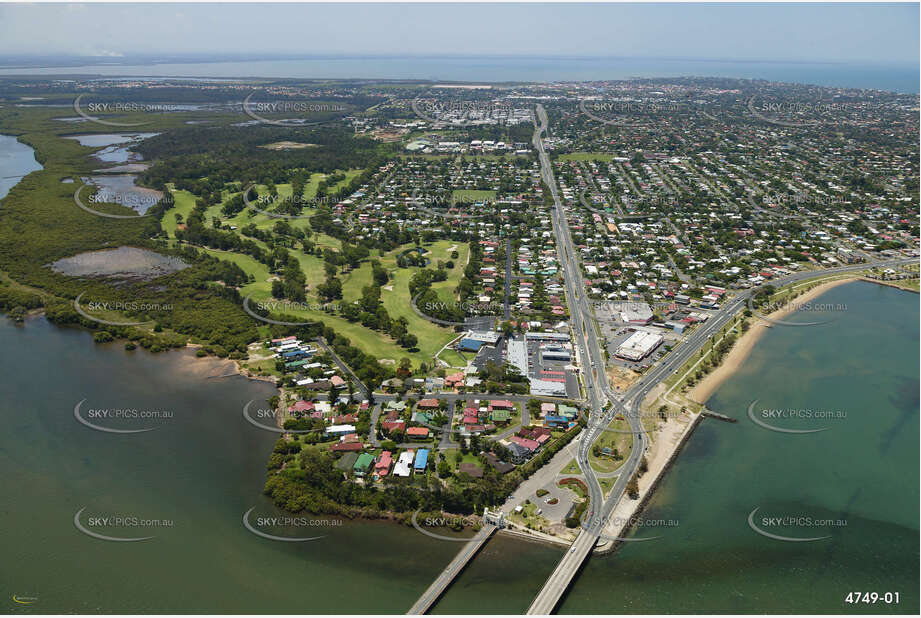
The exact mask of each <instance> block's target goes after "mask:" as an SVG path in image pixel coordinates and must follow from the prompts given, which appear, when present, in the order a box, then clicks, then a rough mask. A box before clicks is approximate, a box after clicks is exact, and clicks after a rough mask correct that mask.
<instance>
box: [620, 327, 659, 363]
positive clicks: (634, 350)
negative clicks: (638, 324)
mask: <svg viewBox="0 0 921 618" xmlns="http://www.w3.org/2000/svg"><path fill="white" fill-rule="evenodd" d="M663 341H664V338H663V337H662V335H657V334H656V333H649V332H646V331H642V330H638V331H636V332H635V333H633V334H632V335H630V336H629V337H627V340H626V341H624V342H623V343H622V344H620V347H618V348H617V352H616V354H617V356H619V357H621V358H626V359H627V360H631V361H638V360H641V359H643V358H645V357H647V356H649V354H650V353H651V352H652V351H653V350H655V349H656V348H657V347H659V346H660V345H661V344H662V342H663Z"/></svg>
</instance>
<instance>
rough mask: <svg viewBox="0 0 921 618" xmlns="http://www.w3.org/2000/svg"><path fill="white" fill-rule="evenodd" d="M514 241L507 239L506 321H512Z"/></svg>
mask: <svg viewBox="0 0 921 618" xmlns="http://www.w3.org/2000/svg"><path fill="white" fill-rule="evenodd" d="M511 298H512V239H511V238H506V239H505V321H506V322H508V321H509V320H510V319H512V305H511Z"/></svg>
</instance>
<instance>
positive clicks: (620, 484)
mask: <svg viewBox="0 0 921 618" xmlns="http://www.w3.org/2000/svg"><path fill="white" fill-rule="evenodd" d="M535 122H536V124H537V123H539V124H538V126H537V128H536V129H535V132H534V137H533V143H534V147H535V148H536V149H537V151H538V155H539V157H540V163H541V175H542V178H543V180H544V183H545V184H546V185H547V187H548V189H549V191H550V193H551V195H552V197H553V211H552V214H551V217H552V222H553V230H554V235H555V237H556V240H557V245H558V251H559V256H560V263H561V265H562V268H563V276H564V280H565V282H566V298H567V301H568V303H569V307H570V313H571V315H572V330H573V335H574V339H575V342H576V346H577V348H578V350H579V352H580V353H579V357H580V360H581V364H582V375H583V379H584V384H585V388H586V391H587V398H588V404H589V406H590V408H589V412H590V413H589V422H588V425H587V427H586V428H585V430H584V431H583V432H582V434H581V438H580V440H579V450H578V456H577V460H578V462H579V466H580V467H581V468H582V470H583V472H584V474H585V478H586V482H587V485H588V488H589V498H590V506H589V508H590V512H589V514H588V516H587V520H586V524H585V525H584V526H583V529H582V531H581V532H580V534H579V536H578V537H577V538H576V540H575V541H574V542H573V544H572V545H571V547H570V549H569V550H568V551H567V552H566V553H565V554H564V555H563V558H562V559H561V560H560V562H559V564H558V565H557V567H556V568H555V569H554V571H553V573H551V575H550V577H549V578H548V579H547V581H546V583H545V584H544V586H543V587H542V588H541V590H540V592H539V593H538V595H537V596H536V597H535V599H534V601H533V602H532V604H531V606H530V607H529V609H528V614H549V613H550V612H552V611H553V609H554V608H555V607H556V605H557V603H558V602H559V600H560V598H561V597H562V595H563V594H564V593H565V591H566V589H567V588H568V586H569V584H570V583H571V581H572V578H573V577H574V576H575V574H576V572H578V569H579V567H580V565H581V564H582V562H583V561H584V560H585V558H586V557H587V556H588V555H589V554H590V553H591V551H592V549H593V548H594V546H595V543H596V542H597V540H598V537H599V536H600V535H601V531H602V530H603V528H604V526H605V524H606V523H607V520H608V518H609V517H610V515H611V513H612V512H613V510H614V509H615V508H616V506H617V504H618V503H619V502H620V499H621V498H622V497H623V494H624V491H625V489H626V485H627V483H628V482H629V480H630V479H631V478H632V477H633V475H634V474H635V472H636V470H637V468H638V467H639V464H640V461H641V459H642V456H643V453H644V452H645V451H646V449H647V447H648V436H647V435H646V433H645V431H644V430H643V428H642V424H641V421H640V409H641V406H642V403H643V400H644V399H645V397H646V395H648V394H649V392H650V391H651V390H652V389H653V388H655V387H656V386H657V385H658V384H659V383H660V382H662V381H663V380H665V379H666V378H667V377H668V376H669V375H671V374H672V373H674V372H675V371H677V370H678V369H679V368H680V367H682V366H683V365H684V364H685V363H686V362H687V361H688V360H689V359H690V358H691V357H692V356H693V355H694V354H696V353H697V352H698V351H699V350H700V349H701V348H702V347H703V346H704V345H705V344H706V342H707V341H709V339H710V337H712V336H713V335H714V334H715V333H717V332H718V331H719V330H720V329H721V328H723V326H725V325H726V324H728V323H729V322H730V321H731V320H732V319H733V318H734V316H735V315H736V313H738V312H739V311H740V310H742V309H744V307H745V305H746V303H747V301H748V299H749V298H750V297H751V296H752V295H753V294H754V293H755V291H756V290H757V288H756V289H749V290H744V291H741V292H739V293H737V294H736V296H735V297H734V298H733V299H732V300H731V301H729V302H728V304H726V305H725V306H723V307H722V308H721V309H720V310H719V311H717V312H715V313H714V314H713V317H711V318H710V319H709V320H708V321H707V322H706V323H704V324H703V325H702V326H701V327H699V328H698V329H697V330H696V331H695V332H694V333H693V334H691V335H690V336H689V337H688V338H687V339H685V340H684V341H683V342H682V343H681V344H680V345H678V346H676V348H675V349H674V350H673V351H672V352H671V353H670V354H669V355H668V356H667V357H665V359H664V360H663V361H662V362H660V363H659V364H658V365H656V366H654V367H653V368H652V369H650V370H649V372H647V373H646V374H645V375H643V376H642V377H641V378H640V379H639V380H638V381H637V382H635V383H634V384H633V385H632V386H631V387H630V388H629V389H627V391H626V392H624V393H623V394H622V395H618V394H615V393H612V392H611V391H610V389H609V386H608V383H607V376H606V374H605V372H604V366H605V363H604V356H603V354H602V352H601V349H600V346H599V337H598V336H597V334H596V332H595V325H594V321H593V317H592V311H591V306H590V303H589V301H588V298H587V297H586V296H585V295H584V289H585V287H584V285H583V283H582V276H581V269H580V267H579V261H578V259H577V257H576V255H575V251H574V249H573V245H572V238H571V235H570V231H569V226H568V224H567V222H566V217H565V212H566V211H565V208H564V206H563V204H562V203H561V201H560V199H559V196H558V192H557V187H556V182H555V179H554V175H553V169H552V166H551V164H550V159H549V157H548V156H547V154H546V151H545V149H544V144H543V139H542V135H543V134H544V132H545V131H546V129H547V114H546V111H545V110H544V108H543V106H542V105H540V104H538V106H537V113H536V119H535ZM915 261H916V260H914V259H913V258H904V259H896V260H889V261H880V262H874V263H863V264H854V265H849V266H841V267H836V268H829V269H825V270H822V271H818V272H816V271H809V272H801V273H796V274H793V275H790V276H788V277H784V278H781V279H776V280H774V281H772V282H771V284H772V285H774V286H775V287H780V286H783V285H787V284H790V283H795V282H798V281H802V280H804V279H810V278H815V277H819V276H825V275H829V274H835V273H846V272H851V271H861V270H866V269H867V268H870V267H873V266H878V267H885V266H895V265H899V264H907V263H913V262H915ZM607 403H610V407H609V408H607V412H605V406H606V404H607ZM618 413H620V414H623V415H624V417H625V418H626V419H627V421H628V422H629V424H630V428H631V430H632V431H633V438H634V443H633V448H632V449H631V451H630V456H629V457H628V458H627V461H625V462H624V464H623V466H622V467H621V469H620V470H621V473H620V475H619V476H618V478H617V481H616V483H615V485H614V487H613V489H612V490H611V493H610V494H609V496H608V498H607V500H603V499H602V492H601V486H600V484H599V482H598V479H597V476H596V474H595V472H594V471H593V470H592V467H591V465H589V461H588V454H589V452H590V448H591V445H592V444H593V443H594V441H595V440H596V439H597V438H598V437H599V436H600V435H601V434H602V432H603V431H604V429H605V427H606V426H607V425H608V424H609V423H610V422H611V421H612V420H613V418H614V416H615V415H616V414H618Z"/></svg>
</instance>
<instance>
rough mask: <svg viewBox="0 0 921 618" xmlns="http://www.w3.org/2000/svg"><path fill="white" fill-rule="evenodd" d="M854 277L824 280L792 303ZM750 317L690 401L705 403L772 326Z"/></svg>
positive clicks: (787, 310) (782, 312)
mask: <svg viewBox="0 0 921 618" xmlns="http://www.w3.org/2000/svg"><path fill="white" fill-rule="evenodd" d="M857 279H858V278H857V277H847V278H844V279H835V280H833V281H825V282H823V283H820V284H818V285H816V286H815V287H813V288H811V289H809V290H807V291H806V292H803V293H802V294H800V295H799V296H797V297H796V302H797V303H798V304H800V303H808V302H810V301H813V300H815V299H816V298H818V297H819V296H821V295H822V294H824V293H825V292H827V291H829V290H831V289H832V288H836V287H838V286H839V285H843V284H845V283H851V282H853V281H856V280H857ZM795 311H796V306H795V305H791V306H787V307H782V308H780V309H778V310H777V311H774V312H773V313H771V314H769V315H768V316H767V317H768V318H770V319H772V320H779V319H782V318H784V317H786V316H788V315H790V314H791V313H794V312H795ZM751 319H752V321H753V323H752V325H751V328H749V329H748V331H747V332H745V334H743V335H742V336H741V337H739V339H738V340H737V341H736V343H735V345H734V346H732V349H731V350H729V353H728V354H727V355H726V357H725V358H724V359H723V362H722V363H720V364H719V366H718V367H717V368H716V369H714V370H713V371H711V372H710V373H708V374H707V375H706V376H704V378H703V379H702V380H701V381H700V382H698V383H697V384H695V385H694V387H693V388H691V390H690V392H689V393H688V396H689V397H690V398H691V399H692V400H694V401H699V402H701V403H704V404H705V403H706V402H707V400H708V399H710V397H711V396H712V395H713V393H715V392H716V390H717V389H718V388H719V387H720V385H721V384H723V382H725V381H726V380H727V379H729V377H730V376H731V375H732V374H734V373H735V372H736V371H738V370H739V368H741V367H742V365H743V363H744V362H745V360H746V359H747V358H748V357H749V355H750V354H751V352H752V350H753V349H754V348H755V344H757V343H758V341H759V340H760V339H761V337H763V336H764V334H765V333H766V332H767V330H768V329H769V328H773V326H771V324H770V323H768V322H766V321H764V320H761V319H758V318H757V317H753V318H751Z"/></svg>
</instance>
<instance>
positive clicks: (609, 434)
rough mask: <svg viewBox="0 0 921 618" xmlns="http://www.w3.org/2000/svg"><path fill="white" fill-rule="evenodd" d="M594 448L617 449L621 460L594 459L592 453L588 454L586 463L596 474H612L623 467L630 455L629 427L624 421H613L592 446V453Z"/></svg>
mask: <svg viewBox="0 0 921 618" xmlns="http://www.w3.org/2000/svg"><path fill="white" fill-rule="evenodd" d="M610 430H614V431H610ZM595 446H600V447H605V446H607V447H610V448H612V449H617V451H618V453H620V456H621V457H623V459H616V460H615V459H614V458H613V457H610V456H607V455H601V456H600V457H596V456H595V455H594V454H593V452H589V455H588V463H589V465H591V467H592V470H595V471H596V472H613V471H614V470H616V469H618V468H619V467H621V466H622V465H623V463H624V461H625V460H626V459H627V457H628V456H629V455H630V449H631V448H632V447H633V434H632V433H630V425H629V424H628V423H627V421H625V420H617V419H615V420H614V421H612V422H611V424H610V425H608V429H606V430H605V431H604V433H602V434H601V436H599V437H598V439H597V440H596V441H595V443H594V444H593V445H592V449H591V450H592V451H594V447H595Z"/></svg>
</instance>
